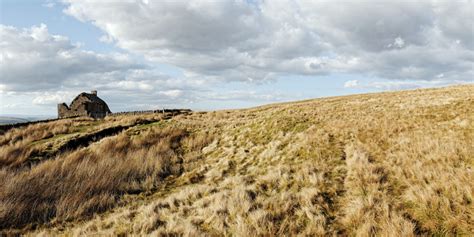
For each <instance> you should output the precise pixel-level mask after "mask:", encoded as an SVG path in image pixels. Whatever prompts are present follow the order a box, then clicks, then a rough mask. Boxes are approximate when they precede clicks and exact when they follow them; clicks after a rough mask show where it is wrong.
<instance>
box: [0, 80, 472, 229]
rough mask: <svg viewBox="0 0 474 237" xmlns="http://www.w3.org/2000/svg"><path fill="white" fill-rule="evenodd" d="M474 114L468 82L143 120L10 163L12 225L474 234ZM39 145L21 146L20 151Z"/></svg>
mask: <svg viewBox="0 0 474 237" xmlns="http://www.w3.org/2000/svg"><path fill="white" fill-rule="evenodd" d="M473 111H474V86H472V85H468V86H457V87H448V88H440V89H426V90H414V91H402V92H393V93H379V94H367V95H354V96H347V97H333V98H325V99H317V100H308V101H301V102H295V103H284V104H277V105H269V106H262V107H258V108H254V109H248V110H232V111H216V112H208V113H194V114H191V115H179V116H176V117H174V118H172V119H170V120H164V121H159V122H154V123H150V124H142V125H138V124H137V123H133V122H130V124H136V125H134V126H131V127H130V128H128V129H127V130H125V131H123V132H122V133H120V134H118V135H114V136H111V137H109V138H106V139H104V140H103V141H100V142H97V143H94V144H92V145H89V146H88V147H86V148H82V149H80V150H77V151H71V152H67V153H64V154H60V155H58V156H57V157H56V158H55V159H49V160H46V161H42V162H40V163H38V164H36V165H34V166H32V167H31V168H28V169H26V168H25V169H12V168H8V167H4V168H3V169H1V170H0V180H4V181H3V183H0V190H1V191H0V223H2V226H1V228H4V232H5V233H10V232H15V231H20V232H23V233H26V234H31V235H38V234H43V235H57V234H67V235H97V234H98V235H120V234H134V235H161V234H176V235H185V236H196V235H210V236H214V235H237V236H255V235H257V236H268V235H287V236H293V235H310V236H322V235H344V236H347V235H349V236H414V235H437V236H452V235H460V236H472V235H474V224H473V223H474V204H473V196H474V182H473V180H474V177H473V176H474V174H473V166H474V112H473ZM138 118H139V117H136V118H131V117H123V118H109V119H107V120H105V121H103V124H101V125H98V126H109V125H110V124H114V126H117V125H120V123H123V122H124V120H126V119H131V120H134V119H138ZM142 119H145V118H142ZM107 124H109V125H107ZM43 126H44V125H43ZM110 126H111V125H110ZM38 133H40V132H38ZM66 133H67V131H66ZM8 136H10V137H14V136H15V134H14V132H12V134H10V135H8ZM2 139H4V140H7V139H8V138H6V137H5V138H2ZM35 139H44V136H38V137H36V138H35ZM35 139H32V140H26V141H23V143H21V142H22V139H17V141H15V142H14V143H15V144H16V143H18V144H19V145H17V146H18V149H19V150H21V149H22V147H25V146H27V144H28V143H30V142H31V141H33V140H35ZM8 144H10V142H9V143H8ZM11 144H13V143H11ZM173 144H174V145H173ZM7 146H9V145H3V146H2V148H1V150H3V149H6V147H7ZM1 152H4V151H1ZM3 154H5V153H3ZM51 187H54V188H51ZM79 219H80V220H83V221H78V220H79ZM32 223H37V224H39V225H38V226H36V228H32V227H34V226H31V224H32ZM25 225H30V226H29V228H25V229H23V230H15V229H16V228H19V227H22V226H25Z"/></svg>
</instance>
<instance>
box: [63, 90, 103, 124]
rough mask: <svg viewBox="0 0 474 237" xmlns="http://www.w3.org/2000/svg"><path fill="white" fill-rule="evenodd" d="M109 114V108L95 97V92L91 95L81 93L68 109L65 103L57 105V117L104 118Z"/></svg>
mask: <svg viewBox="0 0 474 237" xmlns="http://www.w3.org/2000/svg"><path fill="white" fill-rule="evenodd" d="M108 114H111V112H110V109H109V106H107V104H106V103H105V102H104V101H103V100H102V99H100V98H99V97H98V96H97V91H92V93H90V94H89V93H85V92H82V93H81V94H79V95H78V96H76V98H74V100H73V101H72V103H71V105H69V107H68V106H67V105H66V103H62V104H58V117H59V118H70V117H82V116H88V117H92V118H96V119H97V118H104V117H105V116H107V115H108Z"/></svg>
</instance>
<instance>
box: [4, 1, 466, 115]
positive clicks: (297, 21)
mask: <svg viewBox="0 0 474 237" xmlns="http://www.w3.org/2000/svg"><path fill="white" fill-rule="evenodd" d="M61 6H62V7H63V8H64V13H65V14H67V15H70V16H72V17H75V18H77V19H78V20H80V21H82V22H84V24H93V25H95V26H97V27H98V28H99V29H101V30H102V31H103V33H104V35H103V36H102V37H101V38H100V39H98V40H100V41H103V42H106V43H109V44H112V45H115V46H116V47H118V48H120V49H123V51H122V52H121V53H114V52H110V53H96V52H93V51H87V50H84V49H82V48H81V46H80V45H79V44H77V43H73V42H71V41H70V40H69V39H68V38H67V36H60V35H53V34H50V33H49V32H48V28H47V25H45V24H41V23H40V22H38V24H37V25H36V26H31V27H30V28H25V29H20V28H16V27H15V26H5V25H0V63H1V65H0V75H1V80H0V92H1V93H4V94H5V93H9V94H15V93H31V94H32V95H35V98H34V99H33V103H35V104H49V103H51V104H52V103H56V102H58V101H61V100H64V99H66V98H69V97H71V95H72V94H71V93H72V91H76V90H83V89H84V88H95V89H99V90H102V91H105V92H106V93H107V92H110V94H113V93H115V94H119V93H120V92H130V93H128V95H133V94H136V96H135V97H133V96H132V97H129V98H127V101H121V97H119V96H116V98H115V101H114V102H115V103H125V102H128V103H130V104H133V106H135V107H140V108H141V106H143V107H144V108H145V107H146V106H147V104H150V103H154V104H156V103H161V104H167V103H168V102H170V101H174V102H176V101H177V100H179V101H180V102H182V103H192V102H196V101H199V100H212V99H215V100H227V99H236V100H238V99H241V100H252V99H255V100H259V101H272V100H274V99H275V98H277V97H281V95H276V94H275V95H270V94H268V95H267V94H256V93H255V92H254V91H239V90H232V91H224V92H222V93H219V91H216V90H212V89H210V85H214V84H213V83H227V82H230V81H237V82H250V83H261V82H265V81H272V80H273V79H276V78H281V77H291V76H298V75H306V76H312V77H318V76H321V75H332V74H350V75H358V76H363V77H368V78H380V79H387V80H389V81H388V82H380V83H379V82H373V83H369V84H366V85H364V84H361V83H360V82H359V81H357V80H349V81H347V82H346V83H345V85H344V87H346V88H369V87H371V88H379V89H400V88H402V89H405V88H413V87H417V86H438V85H449V84H458V83H469V82H473V78H474V69H473V64H474V29H473V27H474V26H473V22H474V15H473V14H474V12H473V11H474V10H473V9H474V2H473V1H471V0H469V1H468V0H466V1H391V2H389V1H362V2H361V1H358V2H356V1H353V2H350V1H340V2H338V1H284V0H279V1H258V0H257V1H244V0H240V1H196V0H190V1H179V2H178V1H162V0H160V1H153V0H147V1H146V0H143V1H87V0H64V1H63V4H62V5H61ZM48 7H49V6H48ZM51 7H54V5H52V6H51ZM137 58H139V59H140V60H137ZM158 64H168V65H173V66H176V67H178V68H181V69H182V70H183V71H184V73H183V76H182V77H179V78H176V77H173V76H170V75H167V74H166V73H163V72H162V71H160V70H159V69H158V67H157V65H158Z"/></svg>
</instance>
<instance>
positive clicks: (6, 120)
mask: <svg viewBox="0 0 474 237" xmlns="http://www.w3.org/2000/svg"><path fill="white" fill-rule="evenodd" d="M29 121H31V120H28V119H24V118H15V117H6V116H0V125H2V124H14V123H25V122H29Z"/></svg>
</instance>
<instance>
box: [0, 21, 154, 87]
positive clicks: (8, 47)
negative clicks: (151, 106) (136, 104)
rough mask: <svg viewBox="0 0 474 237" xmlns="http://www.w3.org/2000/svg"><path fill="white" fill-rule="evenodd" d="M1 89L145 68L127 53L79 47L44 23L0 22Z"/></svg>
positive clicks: (64, 83)
mask: <svg viewBox="0 0 474 237" xmlns="http://www.w3.org/2000/svg"><path fill="white" fill-rule="evenodd" d="M0 63H1V64H0V75H1V77H2V78H1V81H0V85H1V87H2V91H40V90H57V89H60V88H64V87H68V88H74V87H77V86H78V85H79V86H83V85H85V83H84V81H83V80H84V79H87V80H85V81H86V82H89V83H90V84H95V83H100V82H101V80H106V79H107V78H106V76H107V75H108V74H114V73H115V74H126V73H128V72H129V71H130V70H136V69H140V68H144V67H146V65H140V64H137V63H135V62H133V61H132V60H131V59H130V58H129V57H128V55H125V54H118V53H110V54H99V53H95V52H91V51H86V50H82V49H81V48H80V47H79V46H77V45H75V44H73V43H72V42H71V41H70V40H69V39H68V38H67V37H64V36H60V35H53V34H50V33H49V32H48V28H47V26H46V25H45V24H41V25H39V26H33V27H31V28H26V29H18V28H15V27H12V26H5V25H0Z"/></svg>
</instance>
